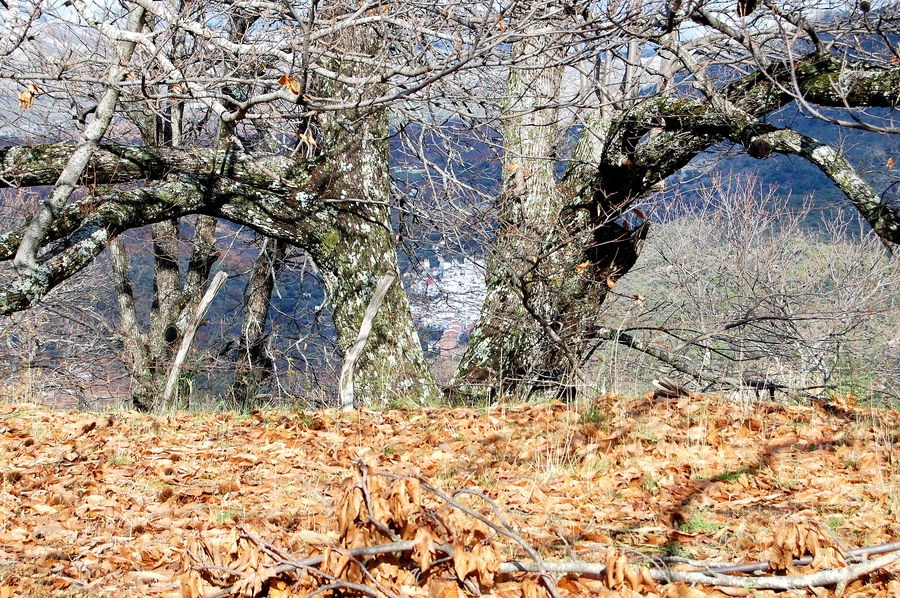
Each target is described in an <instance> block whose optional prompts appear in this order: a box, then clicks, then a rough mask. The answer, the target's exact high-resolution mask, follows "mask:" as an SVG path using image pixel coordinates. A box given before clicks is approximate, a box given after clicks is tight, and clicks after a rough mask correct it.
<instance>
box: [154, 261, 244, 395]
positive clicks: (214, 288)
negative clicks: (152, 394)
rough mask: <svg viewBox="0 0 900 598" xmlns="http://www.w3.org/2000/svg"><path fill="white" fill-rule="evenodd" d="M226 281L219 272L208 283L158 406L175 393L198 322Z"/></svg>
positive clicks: (185, 334) (186, 330) (170, 371)
mask: <svg viewBox="0 0 900 598" xmlns="http://www.w3.org/2000/svg"><path fill="white" fill-rule="evenodd" d="M226 280H228V274H227V273H226V272H219V273H218V274H216V276H215V277H214V278H213V279H212V282H211V283H209V288H207V289H206V293H205V294H204V295H203V299H201V300H200V303H199V304H198V305H197V311H196V312H194V315H193V316H192V317H191V319H190V321H189V322H188V324H187V328H186V329H185V331H184V338H183V339H182V340H181V346H180V347H179V348H178V353H177V354H176V355H175V361H173V362H172V368H171V369H170V370H169V378H168V380H166V388H165V390H163V395H162V402H161V403H160V405H169V399H170V398H171V397H172V393H173V392H174V391H175V383H176V382H177V381H178V374H179V373H180V372H181V366H182V365H183V364H184V360H185V358H186V357H187V354H188V351H189V350H190V348H191V345H192V344H193V342H194V334H196V333H197V328H199V327H200V322H201V321H202V320H203V316H204V315H206V310H208V309H209V306H210V304H211V303H212V301H213V299H214V298H215V296H216V293H218V292H219V289H221V288H222V285H224V284H225V281H226Z"/></svg>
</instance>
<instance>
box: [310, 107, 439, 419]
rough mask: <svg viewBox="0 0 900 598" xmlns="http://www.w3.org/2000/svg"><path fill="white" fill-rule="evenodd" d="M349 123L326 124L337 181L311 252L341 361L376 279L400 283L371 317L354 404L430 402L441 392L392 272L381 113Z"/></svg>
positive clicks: (392, 239) (384, 116) (356, 377)
mask: <svg viewBox="0 0 900 598" xmlns="http://www.w3.org/2000/svg"><path fill="white" fill-rule="evenodd" d="M349 119H352V120H351V122H346V121H344V120H341V121H340V122H337V121H331V122H326V123H325V127H324V130H325V131H326V134H325V135H324V137H323V138H324V140H325V142H324V143H323V146H324V147H323V148H322V149H323V155H324V156H325V159H326V160H327V161H328V163H329V167H328V170H330V171H332V172H335V173H339V176H338V177H336V179H335V180H334V181H333V184H332V185H331V186H330V187H329V188H328V190H327V191H326V193H325V197H326V199H325V200H326V201H329V202H330V203H329V205H330V206H331V208H330V210H331V215H330V217H328V218H326V219H325V220H326V221H327V224H324V225H322V226H321V227H319V229H318V234H317V235H316V236H317V238H318V243H317V244H316V245H314V246H312V247H309V251H310V254H311V255H312V257H313V260H314V262H315V264H316V266H317V267H318V269H319V271H320V273H321V275H322V278H323V280H324V281H325V285H326V287H327V290H328V296H329V300H330V302H331V307H332V314H333V318H334V326H335V329H336V331H337V338H338V344H339V345H340V348H341V351H343V353H344V354H345V355H346V354H347V352H348V351H349V350H350V348H351V347H352V346H353V343H354V342H355V340H356V337H357V335H358V334H359V328H360V325H361V324H362V320H363V316H364V315H365V311H366V307H367V306H368V304H369V300H370V299H371V297H372V294H373V293H374V292H375V286H376V284H377V283H378V280H379V278H381V276H383V275H385V274H394V275H395V276H396V277H397V278H398V281H397V282H396V283H394V284H393V285H392V286H391V288H390V290H389V291H388V294H387V296H386V297H385V299H384V302H383V303H382V305H381V308H380V309H379V311H378V314H377V316H376V317H375V320H374V322H373V325H372V332H371V334H370V336H369V340H368V342H367V343H366V347H365V350H364V351H363V353H362V355H361V356H360V358H359V361H358V362H357V364H356V368H355V370H354V376H353V384H354V388H355V392H356V398H357V403H358V404H357V406H358V407H385V406H389V405H410V404H418V405H421V404H426V403H431V402H434V401H436V400H438V398H439V393H438V389H437V385H436V384H435V382H434V378H433V376H432V373H431V371H430V369H429V367H428V364H427V362H426V361H425V355H424V353H423V352H422V346H421V344H420V342H419V337H418V335H417V334H416V331H415V329H414V328H413V325H412V313H411V310H410V306H409V299H408V297H407V295H406V289H404V287H403V285H402V284H401V282H400V272H399V268H398V266H397V251H396V240H395V236H394V232H393V227H392V223H391V212H390V204H389V201H390V178H389V176H388V157H389V155H388V152H389V146H388V126H387V114H386V113H385V111H383V110H378V111H376V112H374V113H372V114H367V115H357V114H354V115H349ZM354 121H355V122H354ZM351 123H352V127H351V126H350V125H351Z"/></svg>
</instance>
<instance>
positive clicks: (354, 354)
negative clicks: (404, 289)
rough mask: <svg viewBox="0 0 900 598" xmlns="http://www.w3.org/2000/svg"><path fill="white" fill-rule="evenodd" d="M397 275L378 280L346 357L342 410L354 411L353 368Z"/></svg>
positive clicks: (341, 388)
mask: <svg viewBox="0 0 900 598" xmlns="http://www.w3.org/2000/svg"><path fill="white" fill-rule="evenodd" d="M396 279H397V277H396V276H395V275H393V274H385V275H384V276H382V277H381V279H380V280H379V281H378V285H377V286H376V287H375V293H374V294H373V295H372V298H371V299H370V300H369V306H368V307H367V308H366V315H365V316H363V321H362V324H361V325H360V327H359V335H357V337H356V341H355V342H354V343H353V347H352V348H351V349H350V350H349V351H348V352H347V356H346V357H345V358H344V365H343V367H341V378H340V380H341V382H340V390H341V394H340V397H341V411H353V409H354V402H355V400H356V397H355V394H354V390H353V370H354V369H355V368H356V360H357V359H359V356H360V355H362V352H363V349H365V348H366V341H367V340H369V333H370V332H372V320H374V319H375V316H376V314H378V308H380V307H381V302H382V301H384V296H385V295H387V292H388V289H389V288H390V287H391V284H392V283H393V282H394V280H396Z"/></svg>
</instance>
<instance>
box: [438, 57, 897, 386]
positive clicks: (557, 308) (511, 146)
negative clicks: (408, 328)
mask: <svg viewBox="0 0 900 598" xmlns="http://www.w3.org/2000/svg"><path fill="white" fill-rule="evenodd" d="M518 51H519V52H523V53H527V54H528V55H530V56H531V57H532V59H531V60H532V63H529V62H526V63H525V65H524V66H525V68H523V69H521V70H520V69H517V68H513V69H511V72H510V76H509V79H508V81H507V89H506V96H507V97H508V98H514V99H515V100H517V101H516V102H515V103H514V104H511V105H509V106H507V114H506V115H505V117H504V119H505V120H504V122H505V126H504V130H503V142H504V149H505V152H506V153H505V156H504V185H503V189H502V192H501V197H500V206H501V207H500V221H499V225H498V233H497V239H496V241H495V243H494V245H493V247H492V250H491V254H490V259H489V263H488V269H487V283H488V292H487V296H486V299H485V305H484V308H483V311H482V316H481V318H480V320H479V322H478V324H477V326H476V328H475V330H474V332H473V335H472V337H471V340H470V342H469V346H468V347H467V349H466V352H465V354H464V356H463V358H462V361H461V363H460V366H459V368H458V370H457V373H456V375H455V376H454V379H453V381H452V382H451V386H450V392H451V394H452V396H453V397H454V398H455V399H456V400H458V401H463V402H478V401H483V400H485V399H486V398H491V397H496V396H498V395H502V394H511V395H516V396H518V397H520V398H527V397H531V396H534V395H535V394H538V395H547V394H550V395H551V396H557V397H558V396H563V395H571V394H572V392H573V391H574V388H575V387H577V385H578V384H579V382H580V381H579V379H578V374H579V366H580V365H582V364H583V363H584V361H585V359H586V358H587V357H588V356H589V355H590V353H591V351H592V348H593V347H594V346H596V344H595V343H596V342H597V341H598V340H602V339H600V338H599V336H603V335H599V336H598V333H599V332H600V331H604V332H605V331H606V329H605V328H603V327H602V326H601V324H600V321H599V315H600V313H599V312H600V309H601V306H602V304H603V302H604V300H605V299H606V297H607V295H608V293H609V291H610V289H611V288H612V287H613V286H614V285H615V283H616V281H617V280H618V279H619V278H621V277H622V276H624V275H625V274H626V273H627V272H628V271H629V270H630V269H631V268H632V267H633V266H634V264H635V262H636V260H637V258H638V256H639V254H640V250H641V247H642V245H643V240H644V238H645V236H646V234H647V230H648V226H649V222H648V221H647V220H645V219H644V217H643V215H642V214H641V213H640V212H631V206H633V205H634V203H635V202H636V201H637V200H639V199H640V198H642V197H644V196H646V195H647V194H648V193H650V192H652V190H653V188H654V187H655V186H656V185H658V184H659V183H661V182H662V181H663V180H664V179H665V178H667V177H668V176H670V175H672V174H674V173H676V172H677V171H678V170H679V169H681V168H682V167H683V166H685V165H686V164H687V163H688V162H689V161H690V160H691V159H692V158H694V157H695V156H696V155H697V154H699V153H700V152H701V151H703V150H705V149H707V148H709V147H710V146H712V145H715V144H716V143H719V142H721V141H723V140H727V141H732V142H734V143H736V144H740V145H743V146H744V147H745V148H747V149H748V152H750V154H751V155H753V156H754V157H758V158H766V157H768V156H769V154H771V153H773V152H774V153H790V154H795V155H798V156H801V157H804V158H806V159H807V160H809V161H810V162H811V163H812V164H814V165H815V166H817V167H818V168H820V169H821V170H822V171H823V172H824V173H825V174H826V175H828V176H829V178H831V180H832V181H833V182H834V183H835V184H836V186H837V187H838V188H839V189H840V190H841V191H843V192H844V193H845V195H846V196H847V198H848V199H849V200H850V201H851V203H853V205H854V206H855V207H856V208H857V209H858V210H859V211H860V213H861V214H862V215H863V216H864V217H865V218H866V219H867V220H868V222H869V223H870V224H871V226H872V228H873V230H874V231H875V232H876V233H877V234H878V235H879V236H881V237H882V238H883V239H885V240H886V241H888V242H893V243H897V242H900V232H898V231H900V211H898V210H897V208H896V206H891V205H889V204H888V203H887V202H885V201H884V200H883V199H881V198H880V197H879V195H878V194H877V193H876V192H874V190H873V189H872V188H871V186H869V185H868V184H867V183H866V182H865V181H864V180H863V178H862V177H861V176H859V174H858V173H857V172H856V171H855V170H854V169H853V167H852V165H850V164H849V162H847V161H846V160H845V159H843V158H842V157H841V156H840V154H839V153H838V152H836V151H835V150H834V149H833V148H830V147H827V146H824V145H823V144H821V143H819V142H818V141H816V140H814V139H810V138H806V137H803V136H801V135H799V134H797V133H796V132H794V131H790V130H776V129H775V128H774V127H772V126H771V125H768V124H766V123H764V122H762V121H761V120H760V119H761V117H763V116H765V115H766V114H768V113H770V112H772V111H774V110H777V109H778V108H780V107H782V106H784V105H785V104H786V103H788V102H791V101H793V99H794V97H793V96H791V95H789V94H787V93H785V83H786V82H788V81H790V82H791V83H793V84H795V85H796V86H797V88H799V89H800V90H802V92H803V93H804V94H805V97H806V99H807V100H808V101H812V102H818V103H820V104H821V105H826V106H834V105H843V103H844V102H846V101H847V100H848V98H852V99H853V100H854V101H855V102H857V104H858V105H866V106H885V107H889V106H893V105H895V103H896V102H897V92H896V89H897V88H896V87H894V88H893V89H891V87H890V85H887V86H886V85H885V83H886V82H893V83H894V84H896V82H897V81H898V79H897V77H898V76H900V71H898V70H893V71H891V72H888V73H879V74H878V75H877V76H874V75H867V74H865V73H864V72H853V71H848V70H847V69H846V68H845V67H844V66H842V65H840V64H838V63H837V62H836V61H834V60H828V59H825V58H823V57H821V56H810V57H807V58H805V59H803V60H800V61H797V62H795V63H786V64H783V65H773V66H771V68H770V69H769V70H768V73H767V76H763V75H761V74H760V73H754V74H752V75H750V76H748V77H746V78H744V79H741V80H738V81H736V82H734V83H731V84H729V85H726V86H725V87H723V88H722V89H720V90H715V91H714V93H711V94H710V97H707V98H705V99H702V98H700V99H698V98H685V97H678V98H675V97H667V96H665V95H661V96H647V97H643V98H642V97H640V96H639V95H637V94H636V93H634V92H632V95H631V96H629V95H628V94H624V95H620V96H619V97H618V98H613V99H614V100H615V101H613V99H611V98H607V100H608V102H609V103H608V104H606V105H604V106H603V107H602V108H598V109H595V110H592V111H590V112H589V113H587V114H583V123H584V125H585V127H584V130H583V132H582V133H581V136H580V137H579V140H578V143H577V146H576V149H575V152H574V155H573V158H572V160H571V161H570V162H569V164H568V167H567V168H566V171H565V174H564V175H563V177H562V178H561V180H560V181H559V184H555V179H554V178H553V174H552V173H553V169H554V168H555V167H556V166H557V161H556V158H555V147H556V141H557V139H558V137H559V134H560V132H559V130H558V128H557V127H556V126H555V125H556V121H557V117H556V115H555V110H553V109H551V108H541V107H542V106H553V105H555V104H556V103H557V102H555V101H554V100H555V96H554V95H553V94H554V91H555V90H554V83H553V79H552V78H550V77H548V75H549V74H550V73H552V69H548V68H547V65H541V64H534V63H533V61H534V60H537V61H540V60H546V61H547V63H548V64H551V63H552V62H553V61H552V58H551V59H548V58H547V56H548V53H539V52H527V43H525V44H521V45H520V47H519V48H518ZM625 72H626V73H627V69H625ZM838 82H840V89H841V90H842V93H836V92H835V85H837V83H838ZM627 87H629V86H628V85H625V84H623V85H622V88H627ZM847 90H849V91H847ZM511 108H512V109H518V110H520V112H521V114H519V115H517V114H516V113H515V112H513V111H510V109H511ZM760 144H764V146H765V147H766V148H767V149H768V152H767V153H765V155H757V153H756V148H757V147H759V145H760Z"/></svg>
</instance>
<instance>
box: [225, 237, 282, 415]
mask: <svg viewBox="0 0 900 598" xmlns="http://www.w3.org/2000/svg"><path fill="white" fill-rule="evenodd" d="M286 253H287V244H286V243H285V242H284V241H278V240H275V239H266V240H264V241H263V246H262V249H261V250H260V252H259V256H258V257H257V258H256V261H255V262H254V263H253V271H252V272H251V274H250V280H249V281H248V282H247V290H246V291H245V293H244V295H245V299H246V306H245V307H244V318H243V322H242V324H241V341H240V349H239V351H238V356H237V363H236V364H235V372H234V382H233V383H232V385H231V394H232V396H233V397H234V400H235V402H236V403H237V404H238V405H239V406H240V407H242V408H246V407H251V406H252V405H253V402H254V399H255V398H256V395H257V392H258V390H259V386H260V384H262V383H263V382H264V381H265V379H266V378H268V377H269V375H270V374H271V373H272V360H271V359H270V358H269V356H268V355H267V354H266V351H265V344H266V321H267V320H268V316H269V304H270V303H271V300H272V291H273V290H274V289H275V277H276V276H277V275H278V273H279V272H280V271H281V267H282V266H283V264H284V257H285V254H286Z"/></svg>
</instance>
